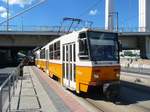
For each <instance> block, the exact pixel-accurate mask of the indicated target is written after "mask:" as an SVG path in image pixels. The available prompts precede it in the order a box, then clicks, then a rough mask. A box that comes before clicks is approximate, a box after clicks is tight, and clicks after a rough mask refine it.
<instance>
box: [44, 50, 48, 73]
mask: <svg viewBox="0 0 150 112" xmlns="http://www.w3.org/2000/svg"><path fill="white" fill-rule="evenodd" d="M45 54H46V56H45V57H46V62H45V63H46V68H45V69H46V73H48V63H49V59H48V54H49V53H48V49H46V53H45Z"/></svg>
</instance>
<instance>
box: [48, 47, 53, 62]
mask: <svg viewBox="0 0 150 112" xmlns="http://www.w3.org/2000/svg"><path fill="white" fill-rule="evenodd" d="M53 54H54V50H53V44H52V45H50V46H49V58H50V59H51V60H52V59H53Z"/></svg>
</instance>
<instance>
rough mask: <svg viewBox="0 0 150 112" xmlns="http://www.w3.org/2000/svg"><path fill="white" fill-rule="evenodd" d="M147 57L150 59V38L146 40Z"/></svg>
mask: <svg viewBox="0 0 150 112" xmlns="http://www.w3.org/2000/svg"><path fill="white" fill-rule="evenodd" d="M145 48H146V57H147V58H148V59H150V37H146V38H145Z"/></svg>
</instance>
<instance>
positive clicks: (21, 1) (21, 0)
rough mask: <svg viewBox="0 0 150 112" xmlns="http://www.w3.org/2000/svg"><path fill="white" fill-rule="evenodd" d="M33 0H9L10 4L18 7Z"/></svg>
mask: <svg viewBox="0 0 150 112" xmlns="http://www.w3.org/2000/svg"><path fill="white" fill-rule="evenodd" d="M2 1H3V2H5V3H7V0H2ZM33 1H34V0H9V4H10V5H19V6H20V7H24V6H25V5H30V4H32V2H33Z"/></svg>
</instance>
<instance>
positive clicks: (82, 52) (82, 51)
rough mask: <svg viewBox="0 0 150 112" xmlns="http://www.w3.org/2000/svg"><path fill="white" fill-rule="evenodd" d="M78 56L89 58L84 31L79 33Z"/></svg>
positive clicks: (84, 58) (82, 58)
mask: <svg viewBox="0 0 150 112" xmlns="http://www.w3.org/2000/svg"><path fill="white" fill-rule="evenodd" d="M79 58H80V59H81V60H87V59H89V54H88V47H87V38H86V34H85V33H81V34H80V35H79Z"/></svg>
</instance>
